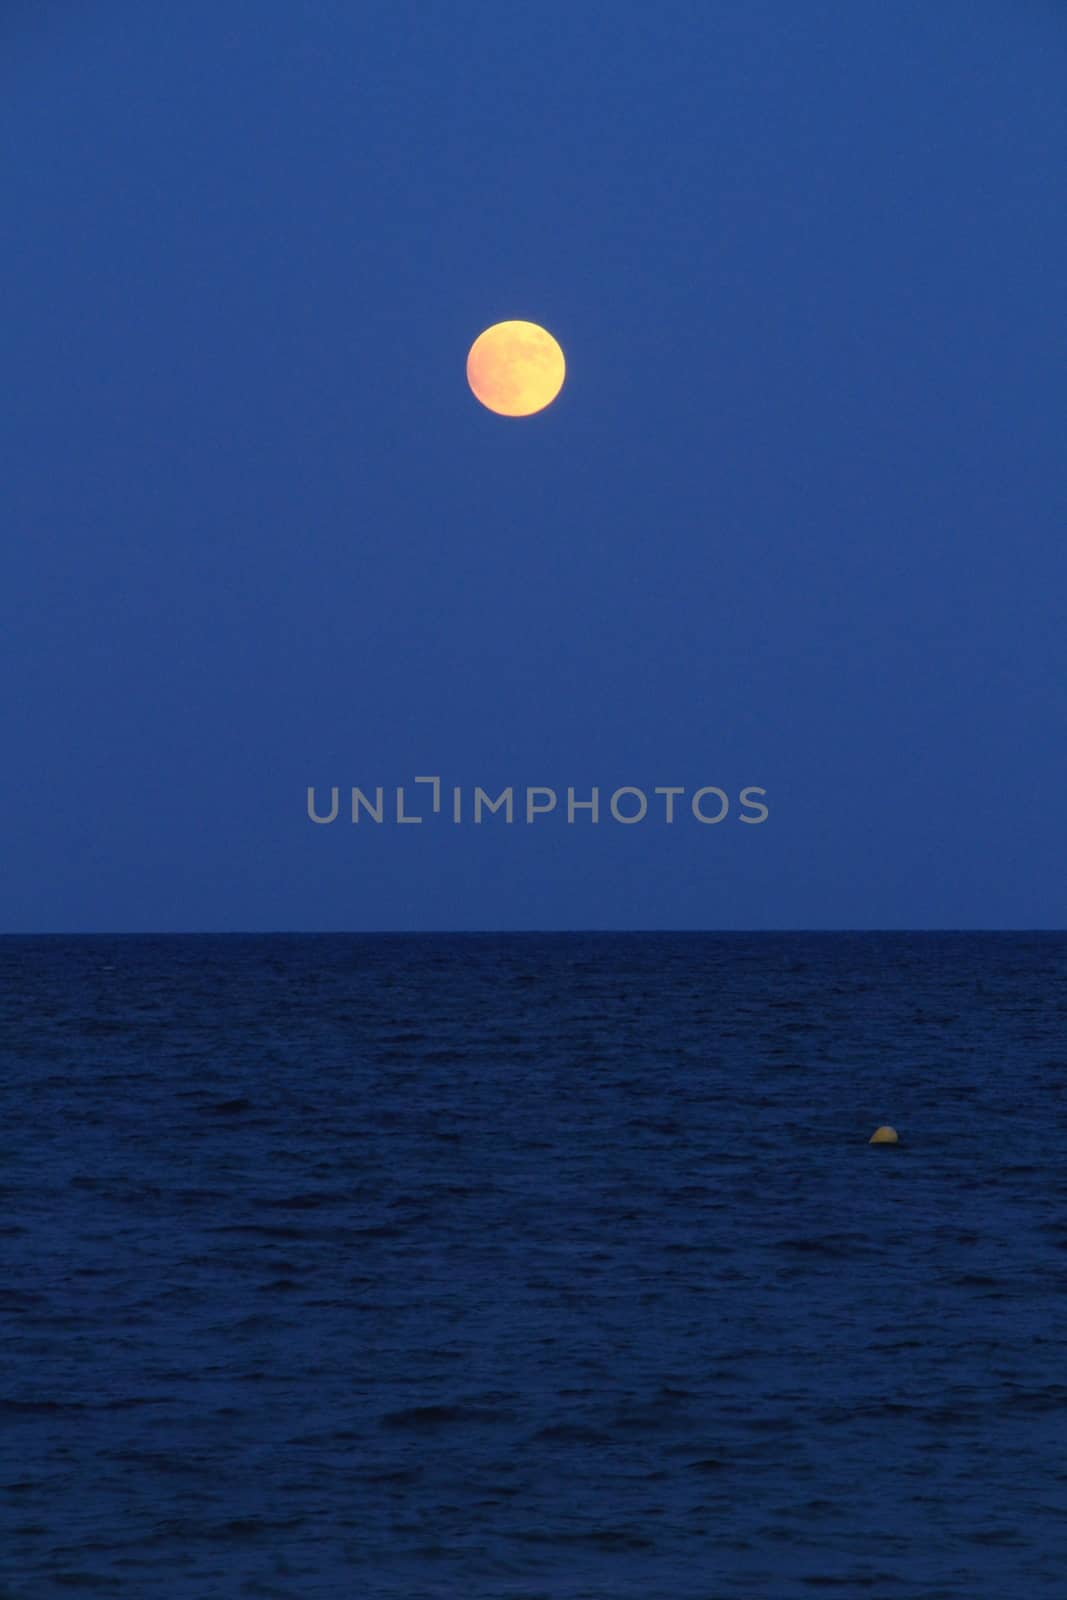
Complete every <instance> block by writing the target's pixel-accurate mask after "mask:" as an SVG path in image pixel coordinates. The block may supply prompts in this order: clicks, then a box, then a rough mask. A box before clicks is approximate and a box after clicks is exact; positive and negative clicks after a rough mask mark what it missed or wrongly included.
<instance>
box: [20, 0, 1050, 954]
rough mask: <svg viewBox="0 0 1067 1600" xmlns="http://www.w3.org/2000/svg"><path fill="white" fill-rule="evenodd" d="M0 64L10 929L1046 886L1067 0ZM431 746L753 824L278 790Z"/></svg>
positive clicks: (473, 21)
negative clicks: (354, 803)
mask: <svg viewBox="0 0 1067 1600" xmlns="http://www.w3.org/2000/svg"><path fill="white" fill-rule="evenodd" d="M0 51H2V53H0V63H2V64H0V91H2V92H0V152H2V153H0V163H2V168H3V182H4V197H5V199H4V213H5V215H4V223H5V226H4V246H3V250H2V251H0V307H2V311H0V317H2V329H3V347H2V359H3V375H4V405H3V411H4V415H3V445H4V449H3V491H2V505H3V530H2V558H0V607H2V633H0V652H2V665H3V683H4V686H5V692H4V694H3V696H2V699H0V735H2V746H0V748H2V753H3V776H4V781H3V785H2V790H0V794H2V799H0V827H2V837H3V844H2V852H3V865H2V869H0V870H2V882H0V926H2V927H3V928H5V929H7V930H9V931H37V930H42V931H46V930H93V929H101V930H104V929H106V930H112V929H130V930H140V929H160V930H170V929H228V928H240V929H285V928H292V929H305V928H307V929H313V928H323V929H337V928H353V929H375V928H383V929H399V928H414V929H420V928H530V927H542V928H570V927H579V928H588V927H604V928H613V927H614V928H617V927H647V928H655V927H666V928H684V927H710V928H735V927H746V928H760V927H768V928H783V927H805V928H822V927H998V926H1003V927H1062V926H1064V924H1065V923H1067V915H1065V910H1064V894H1065V884H1067V844H1065V839H1064V831H1063V818H1064V811H1065V803H1064V797H1065V792H1067V738H1065V734H1067V716H1065V712H1067V603H1065V594H1067V552H1065V547H1064V532H1065V528H1067V516H1065V494H1064V489H1065V477H1067V473H1065V467H1064V448H1063V444H1064V439H1063V424H1064V416H1065V384H1064V337H1063V335H1064V315H1063V294H1064V284H1065V282H1067V259H1065V257H1067V249H1065V245H1067V220H1065V207H1064V201H1063V172H1064V154H1065V150H1067V111H1065V105H1067V102H1065V98H1064V83H1065V81H1067V13H1064V11H1063V10H1062V8H1061V7H1059V6H1058V5H1054V4H1051V3H1050V4H1041V3H1036V0H1033V3H1027V0H1000V3H996V4H994V3H987V0H940V3H938V4H937V5H932V4H930V3H929V0H904V3H899V4H895V5H893V6H886V5H884V4H881V3H878V0H823V3H818V0H810V3H806V4H803V5H799V4H797V3H796V0H746V3H744V4H742V3H730V4H726V3H721V0H701V3H692V4H665V5H662V6H648V5H645V4H643V5H640V6H638V5H635V4H629V3H625V0H623V3H620V0H613V3H612V4H606V3H603V4H597V5H593V4H587V3H583V0H567V3H566V4H555V3H553V4H544V5H533V6H519V5H502V4H499V3H493V4H488V3H487V4H464V3H457V4H454V5H448V6H443V5H442V6H429V5H425V4H413V3H412V4H408V3H403V0H387V3H386V0H381V3H377V0H361V3H360V4H359V5H353V4H352V3H351V0H318V3H308V4H302V5H295V4H293V3H291V0H286V3H282V0H187V3H186V4H184V5H182V6H178V7H171V6H146V5H143V4H141V5H137V6H134V5H128V6H126V5H120V4H115V3H110V4H105V5H99V6H96V7H94V6H90V5H86V6H82V7H75V6H66V5H55V6H53V7H51V8H50V9H49V8H45V10H44V12H43V13H41V12H38V13H36V14H35V8H32V7H29V6H15V7H14V9H12V8H10V7H9V8H8V12H7V20H6V22H5V23H4V24H3V25H2V28H0ZM511 317H517V318H526V319H530V320H533V321H537V322H541V323H543V324H544V325H545V326H546V327H548V328H549V329H550V331H551V332H552V333H553V334H554V335H555V336H556V337H557V338H558V339H559V341H560V343H561V344H562V346H563V349H564V351H565V353H566V356H567V361H568V376H567V382H566V385H565V387H564V390H563V393H562V394H561V396H560V398H559V400H558V401H557V402H556V403H555V404H554V405H553V406H552V407H551V408H550V409H549V410H548V411H546V412H544V413H542V414H540V415H539V416H536V417H533V418H529V419H526V420H523V421H514V420H505V419H501V418H498V417H495V416H493V415H491V414H490V413H489V412H487V411H485V410H483V409H482V408H481V407H480V406H479V405H478V404H477V403H476V402H475V401H474V400H473V398H472V397H471V395H470V393H469V391H468V389H467V387H466V383H465V379H464V363H465V359H466V353H467V349H468V347H469V345H470V343H471V341H472V340H473V339H474V337H475V336H476V335H477V334H478V333H479V332H480V331H481V330H482V329H483V328H484V327H485V326H486V325H488V324H489V323H491V322H494V321H497V320H500V319H503V318H511ZM425 774H440V775H441V777H442V779H443V781H444V782H445V783H446V784H447V785H452V784H458V785H460V786H461V787H462V788H463V789H464V790H465V791H466V792H468V793H470V792H472V791H473V788H474V786H475V785H482V786H484V787H486V788H488V789H489V791H490V792H491V793H492V794H493V795H496V794H497V793H498V792H499V790H500V789H501V788H503V787H504V786H505V785H509V784H510V785H514V786H515V788H516V790H519V791H521V790H523V789H525V787H526V786H527V785H548V786H553V787H555V788H557V790H558V791H559V793H560V797H561V803H562V802H563V800H564V797H565V792H566V788H567V786H568V785H573V786H575V788H577V789H579V790H581V791H587V790H588V788H589V787H590V786H591V785H594V784H596V785H599V786H600V789H601V796H602V805H603V806H604V807H605V809H606V805H607V799H608V797H609V796H610V794H611V792H612V791H613V790H614V789H616V788H618V787H619V786H621V785H633V786H637V787H642V788H644V789H646V790H648V791H649V792H650V794H651V791H652V790H653V789H654V788H655V787H656V786H657V785H670V784H674V785H679V786H684V787H685V788H686V789H687V790H688V791H689V792H690V793H691V792H692V791H693V790H694V789H696V788H699V787H701V786H702V785H718V786H719V787H721V788H723V789H724V790H725V791H727V792H728V794H729V795H730V796H731V797H734V807H733V810H732V811H731V814H730V815H729V816H728V817H727V818H726V819H725V820H724V821H723V822H722V823H721V824H720V825H718V826H715V827H709V826H701V825H700V824H699V823H697V822H695V821H694V820H693V818H692V816H691V814H683V815H681V816H680V818H679V820H678V821H677V822H676V823H675V824H673V825H672V826H670V827H668V826H667V825H666V824H665V823H664V822H663V821H662V820H661V818H662V811H661V810H656V812H655V815H653V813H652V811H650V815H649V817H648V818H647V819H646V820H645V821H644V822H643V823H640V824H635V825H633V826H623V825H620V824H618V823H616V822H614V821H612V820H611V819H610V817H605V818H602V820H601V822H600V823H599V824H598V825H597V826H595V827H594V826H592V825H591V824H590V823H589V822H587V821H584V820H583V821H582V822H576V823H575V824H574V825H572V826H569V825H568V824H567V822H566V820H565V816H564V815H561V814H560V813H559V812H557V813H556V814H554V815H552V816H548V817H545V818H542V819H540V820H539V821H538V822H536V823H534V824H533V825H526V824H525V823H519V822H518V821H516V823H515V824H513V825H512V826H511V827H510V828H509V827H507V826H505V825H503V822H502V819H497V820H496V821H494V820H493V819H490V821H489V822H488V823H484V824H483V825H482V826H481V827H480V828H475V827H473V826H470V825H469V824H461V825H460V826H458V827H457V826H455V825H453V824H451V823H450V822H448V821H447V820H446V819H445V818H444V817H438V818H436V819H430V820H429V821H428V822H426V823H424V824H422V825H421V826H417V827H416V826H412V827H404V826H397V825H396V823H395V822H394V823H391V824H383V825H382V826H380V827H376V826H375V825H373V824H368V823H367V822H366V819H364V821H363V822H361V823H360V825H359V826H358V827H353V826H352V824H351V823H350V822H347V823H346V822H345V821H344V820H343V816H344V813H343V812H342V820H341V821H339V822H338V823H336V824H334V825H332V826H330V827H316V826H315V825H314V824H312V823H311V822H309V820H308V818H307V814H306V809H305V806H306V791H307V787H308V785H309V784H314V785H317V786H318V787H319V791H320V794H321V795H322V796H323V798H325V797H326V794H327V790H328V788H329V787H330V786H331V785H334V784H336V785H339V786H340V787H341V788H342V790H343V791H345V790H348V789H350V788H351V786H352V785H354V784H357V785H362V786H363V787H365V788H367V789H373V788H374V787H375V786H377V785H379V784H381V785H383V786H384V787H385V788H386V790H387V791H389V790H390V789H391V788H393V787H395V785H397V784H400V783H405V782H406V783H408V784H410V781H411V779H412V778H413V777H414V776H416V775H425ZM745 785H759V786H762V787H764V788H765V789H766V791H767V803H768V805H769V808H770V815H769V818H768V820H767V821H766V823H764V824H762V825H761V826H757V827H752V826H744V825H742V824H740V823H739V822H738V820H737V808H736V796H737V795H738V793H739V791H740V790H741V788H742V787H744V786H745ZM415 793H416V791H412V790H409V795H411V797H412V798H411V799H410V800H409V809H414V808H415V804H416V802H415V799H414V795H415ZM684 803H685V802H684V801H683V802H682V804H683V805H684ZM656 804H657V807H661V806H662V802H657V803H656ZM580 815H581V816H582V817H583V818H584V817H585V815H586V814H584V813H582V814H580Z"/></svg>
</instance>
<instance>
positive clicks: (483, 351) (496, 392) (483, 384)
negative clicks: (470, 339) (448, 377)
mask: <svg viewBox="0 0 1067 1600" xmlns="http://www.w3.org/2000/svg"><path fill="white" fill-rule="evenodd" d="M565 372H566V363H565V362H564V360H563V351H562V350H561V349H560V347H559V345H558V344H557V343H556V341H555V339H553V337H552V335H551V334H550V333H549V332H548V331H547V330H546V329H544V328H541V327H538V325H537V323H536V322H495V323H494V324H493V326H492V327H491V328H486V330H485V332H484V333H480V334H479V335H478V337H477V339H475V341H474V343H473V344H472V345H471V347H470V352H469V354H468V356H467V382H468V383H469V384H470V386H471V389H472V391H473V393H474V396H475V399H477V400H480V401H481V403H482V405H483V406H486V407H488V409H489V410H490V411H495V412H496V413H497V415H498V416H501V417H529V416H532V415H533V413H534V412H535V411H543V410H544V408H545V406H547V405H551V404H552V401H553V400H554V399H555V398H556V396H557V395H558V394H559V391H560V390H561V389H562V387H563V378H564V374H565Z"/></svg>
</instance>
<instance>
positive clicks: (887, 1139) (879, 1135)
mask: <svg viewBox="0 0 1067 1600" xmlns="http://www.w3.org/2000/svg"><path fill="white" fill-rule="evenodd" d="M899 1142H900V1141H899V1139H898V1138H897V1130H896V1129H895V1128H887V1127H884V1126H883V1127H881V1128H875V1130H874V1132H873V1133H872V1134H871V1137H870V1138H869V1139H868V1141H867V1143H868V1144H899Z"/></svg>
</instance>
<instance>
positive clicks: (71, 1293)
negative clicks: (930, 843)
mask: <svg viewBox="0 0 1067 1600" xmlns="http://www.w3.org/2000/svg"><path fill="white" fill-rule="evenodd" d="M1065 1085H1067V935H1061V934H1035V935H1029V934H951V933H943V934H934V933H926V934H907V933H887V934H803V933H795V934H629V935H625V934H619V935H609V934H589V935H585V934H569V935H537V934H529V935H488V934H487V935H468V936H456V935H426V936H388V935H379V936H334V935H328V936H327V935H323V936H303V935H293V936H273V935H271V936H262V937H245V936H237V935H233V936H226V937H214V936H188V937H132V936H131V937H121V938H118V937H110V936H106V937H105V936H99V937H86V938H61V937H51V938H12V937H8V938H4V939H0V1093H2V1105H0V1198H2V1208H0V1595H2V1596H3V1597H4V1600H51V1597H53V1596H56V1597H59V1596H63V1597H68V1596H70V1595H71V1594H76V1593H79V1592H84V1593H85V1594H87V1595H100V1596H105V1597H106V1596H110V1595H121V1596H129V1597H131V1600H229V1597H231V1596H233V1597H239V1596H240V1597H244V1596H264V1597H265V1596H276V1597H278V1600H283V1597H286V1600H311V1597H320V1596H321V1597H328V1600H342V1597H344V1600H348V1597H357V1600H379V1597H380V1600H387V1597H388V1600H392V1597H397V1600H720V1597H721V1600H726V1597H734V1596H738V1597H741V1596H743V1597H746V1600H750V1597H759V1600H794V1597H795V1600H800V1597H809V1596H819V1595H827V1596H837V1595H840V1596H843V1597H849V1600H852V1597H859V1596H863V1597H868V1596H870V1597H881V1596H885V1597H887V1600H920V1597H921V1600H950V1597H951V1600H985V1597H989V1600H993V1597H996V1600H1039V1597H1045V1596H1047V1597H1055V1600H1063V1597H1064V1596H1065V1595H1067V1089H1065ZM881 1123H890V1124H892V1125H893V1126H894V1127H895V1128H896V1129H897V1130H898V1132H899V1135H900V1142H899V1144H898V1145H896V1146H895V1147H894V1146H881V1147H880V1146H872V1145H870V1144H869V1143H868V1140H869V1138H870V1135H871V1133H872V1131H873V1130H874V1128H875V1127H877V1126H878V1125H879V1124H881Z"/></svg>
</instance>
